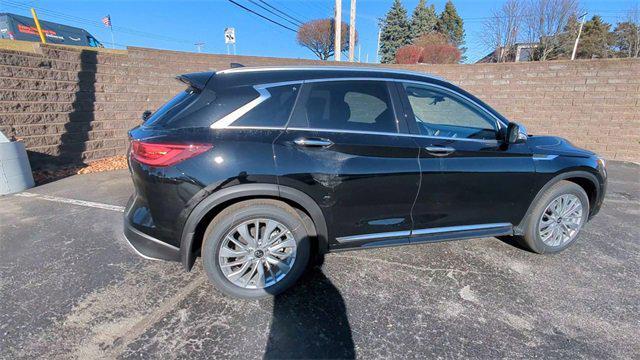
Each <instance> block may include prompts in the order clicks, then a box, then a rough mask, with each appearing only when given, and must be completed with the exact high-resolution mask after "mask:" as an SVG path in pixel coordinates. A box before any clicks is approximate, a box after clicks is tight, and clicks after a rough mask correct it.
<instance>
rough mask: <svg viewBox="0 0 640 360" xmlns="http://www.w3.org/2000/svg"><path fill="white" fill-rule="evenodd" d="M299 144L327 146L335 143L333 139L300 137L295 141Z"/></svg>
mask: <svg viewBox="0 0 640 360" xmlns="http://www.w3.org/2000/svg"><path fill="white" fill-rule="evenodd" d="M293 142H294V143H295V144H296V145H298V146H319V147H326V146H331V145H333V141H331V140H327V139H321V138H304V137H303V138H298V139H295V140H294V141H293Z"/></svg>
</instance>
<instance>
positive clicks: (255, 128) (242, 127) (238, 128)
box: [225, 125, 285, 130]
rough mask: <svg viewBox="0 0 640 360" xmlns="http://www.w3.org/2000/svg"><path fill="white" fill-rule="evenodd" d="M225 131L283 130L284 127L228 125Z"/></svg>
mask: <svg viewBox="0 0 640 360" xmlns="http://www.w3.org/2000/svg"><path fill="white" fill-rule="evenodd" d="M225 129H232V130H284V129H285V127H284V126H241V125H229V126H227V127H226V128H225Z"/></svg>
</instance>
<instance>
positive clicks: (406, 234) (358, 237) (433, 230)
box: [336, 223, 513, 244]
mask: <svg viewBox="0 0 640 360" xmlns="http://www.w3.org/2000/svg"><path fill="white" fill-rule="evenodd" d="M504 227H513V224H511V223H493V224H477V225H461V226H446V227H436V228H428V229H418V230H411V231H390V232H382V233H373V234H364V235H351V236H342V237H338V238H336V240H337V241H338V242H339V243H340V244H345V243H351V242H356V241H368V240H378V239H388V238H396V237H414V236H420V235H430V234H444V233H451V232H460V231H473V230H486V229H499V228H504Z"/></svg>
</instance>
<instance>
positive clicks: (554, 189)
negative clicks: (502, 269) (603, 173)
mask: <svg viewBox="0 0 640 360" xmlns="http://www.w3.org/2000/svg"><path fill="white" fill-rule="evenodd" d="M588 216H589V198H588V197H587V194H586V193H585V191H584V189H582V187H580V186H579V185H578V184H575V183H573V182H570V181H565V180H563V181H559V182H558V183H556V184H554V185H553V186H551V187H550V188H549V189H547V190H546V191H545V192H544V193H543V194H542V196H541V197H540V198H539V199H538V200H537V202H536V203H535V204H534V208H533V210H532V212H531V215H530V216H529V218H528V220H527V223H526V225H525V233H524V236H523V238H524V243H525V245H527V247H529V249H531V250H532V251H534V252H536V253H538V254H542V253H555V252H559V251H562V250H564V249H566V248H567V247H569V246H570V245H571V244H572V243H574V242H575V240H576V239H577V237H578V234H579V233H580V230H581V229H582V227H583V226H584V224H585V223H586V222H587V218H588Z"/></svg>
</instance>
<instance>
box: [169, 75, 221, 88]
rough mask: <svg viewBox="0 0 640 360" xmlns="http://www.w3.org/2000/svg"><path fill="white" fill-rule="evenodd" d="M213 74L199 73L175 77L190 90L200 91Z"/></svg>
mask: <svg viewBox="0 0 640 360" xmlns="http://www.w3.org/2000/svg"><path fill="white" fill-rule="evenodd" d="M213 74H214V72H199V73H191V74H183V75H178V76H176V79H177V80H179V81H181V82H183V83H185V84H187V85H189V86H191V87H192V88H195V89H198V90H202V89H204V87H205V86H206V85H207V82H209V79H211V77H213Z"/></svg>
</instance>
